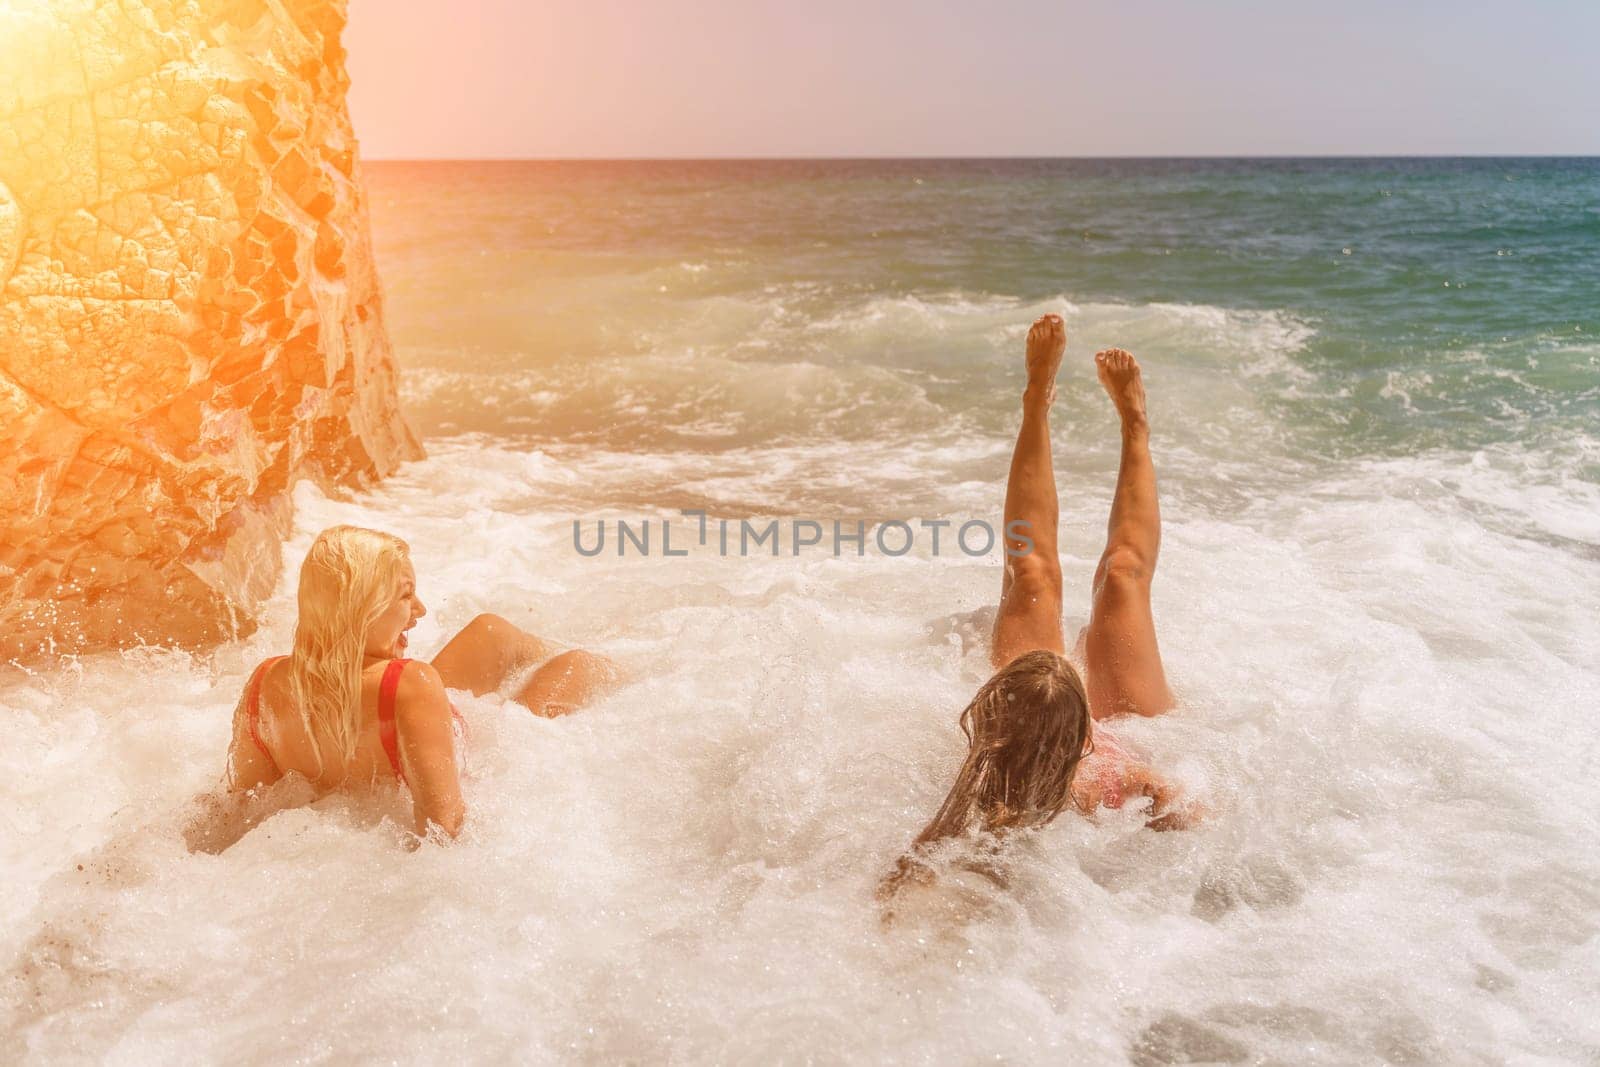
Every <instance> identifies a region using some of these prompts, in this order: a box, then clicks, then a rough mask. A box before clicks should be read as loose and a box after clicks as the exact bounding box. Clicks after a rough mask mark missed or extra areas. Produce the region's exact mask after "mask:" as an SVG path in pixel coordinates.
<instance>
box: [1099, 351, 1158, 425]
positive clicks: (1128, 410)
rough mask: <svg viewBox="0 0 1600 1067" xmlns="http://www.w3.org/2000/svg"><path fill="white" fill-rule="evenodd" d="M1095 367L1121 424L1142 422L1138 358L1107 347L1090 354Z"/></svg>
mask: <svg viewBox="0 0 1600 1067" xmlns="http://www.w3.org/2000/svg"><path fill="white" fill-rule="evenodd" d="M1094 366H1095V371H1096V372H1097V373H1098V374H1099V375H1100V384H1101V385H1103V386H1105V387H1106V395H1107V396H1109V397H1111V402H1112V403H1113V404H1115V405H1116V406H1117V414H1118V415H1121V416H1122V424H1123V425H1124V426H1146V425H1148V419H1147V418H1146V416H1145V410H1144V377H1143V376H1142V375H1141V374H1140V373H1139V361H1138V360H1136V359H1134V358H1133V353H1132V352H1124V351H1123V350H1122V349H1120V348H1108V349H1106V350H1105V351H1103V352H1096V353H1095V354H1094Z"/></svg>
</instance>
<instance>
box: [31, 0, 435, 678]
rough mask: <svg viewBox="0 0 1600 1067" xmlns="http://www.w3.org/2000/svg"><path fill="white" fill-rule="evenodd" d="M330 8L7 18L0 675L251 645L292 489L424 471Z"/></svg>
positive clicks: (70, 3) (276, 6)
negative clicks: (248, 634) (101, 659)
mask: <svg viewBox="0 0 1600 1067" xmlns="http://www.w3.org/2000/svg"><path fill="white" fill-rule="evenodd" d="M344 24H345V5H344V3H343V0H320V2H319V0H7V2H5V3H0V659H8V658H24V659H32V658H36V657H38V656H39V655H41V654H43V655H49V654H51V653H59V652H66V651H73V650H80V649H94V648H105V647H115V646H126V645H130V644H137V643H141V642H150V643H161V644H173V643H176V644H183V645H199V644H203V643H205V642H207V641H211V640H216V639H218V638H221V637H223V636H226V635H229V634H232V633H236V632H240V631H242V630H247V629H248V628H249V627H250V625H251V624H250V619H251V615H252V613H253V611H254V609H255V608H256V606H257V605H258V604H259V602H260V600H261V599H262V598H263V597H264V596H265V595H266V594H268V593H269V592H270V591H271V589H272V587H273V585H274V583H275V582H276V580H277V578H278V576H279V574H280V572H281V569H282V559H281V552H280V547H279V544H280V539H281V537H282V535H283V533H284V532H285V530H286V525H287V522H288V519H289V506H290V505H289V500H290V497H289V489H290V486H291V485H292V483H293V482H294V481H295V479H296V478H298V477H300V476H302V475H307V474H309V475H312V476H314V477H316V478H318V479H319V480H322V481H324V482H341V483H345V484H362V483H364V482H366V481H367V480H369V479H372V478H375V477H379V476H382V475H383V474H386V473H388V472H389V471H390V470H392V469H393V468H394V467H395V466H396V465H397V464H398V463H399V462H400V461H402V460H404V459H407V458H411V457H414V456H416V455H419V454H420V449H419V447H418V445H417V442H416V439H415V438H414V436H413V435H412V433H411V431H410V429H409V428H408V427H407V425H406V424H405V422H404V420H403V418H402V417H401V415H400V413H399V411H398V408H397V406H396V398H395V367H394V362H393V359H392V357H391V353H390V349H389V341H388V337H387V334H386V333H385V332H384V327H383V319H382V315H381V303H382V299H381V294H380V291H379V288H378V282H377V276H376V274H375V273H374V270H373V264H372V255H371V249H370V242H369V236H368V229H367V219H366V209H365V204H364V200H363V193H362V185H361V175H360V171H359V168H358V166H357V161H356V141H355V137H354V135H353V134H352V131H351V128H350V120H349V115H348V112H347V110H346V107H345V91H346V89H347V87H348V84H349V82H348V79H347V77H346V75H345V72H344V52H343V49H342V47H341V45H340V43H339V38H340V34H341V31H342V30H343V28H344Z"/></svg>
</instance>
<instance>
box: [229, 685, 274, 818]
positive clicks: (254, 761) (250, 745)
mask: <svg viewBox="0 0 1600 1067" xmlns="http://www.w3.org/2000/svg"><path fill="white" fill-rule="evenodd" d="M259 672H260V668H257V673H259ZM255 680H256V678H255V675H254V674H252V675H251V676H250V680H249V681H247V682H246V683H245V687H244V694H243V695H242V696H240V697H239V703H237V704H235V705H234V708H233V739H232V740H231V741H230V742H229V743H228V792H230V793H242V792H244V791H245V790H247V789H254V788H256V787H257V786H262V785H271V784H272V783H273V782H276V781H277V780H278V779H279V778H282V777H283V773H282V772H281V771H279V770H278V766H277V764H275V763H273V762H272V759H271V757H269V756H268V755H267V754H266V753H265V752H263V751H261V746H259V745H257V744H256V742H255V738H253V737H252V736H251V735H250V719H249V708H250V687H251V686H252V685H253V684H254V683H255Z"/></svg>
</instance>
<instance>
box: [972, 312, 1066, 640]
mask: <svg viewBox="0 0 1600 1067" xmlns="http://www.w3.org/2000/svg"><path fill="white" fill-rule="evenodd" d="M1066 347H1067V330H1066V326H1065V325H1064V324H1063V323H1062V321H1061V317H1060V316H1059V315H1044V316H1041V317H1040V318H1039V319H1038V321H1036V322H1035V323H1034V324H1033V327H1032V329H1030V330H1029V331H1028V344H1027V366H1028V385H1027V388H1026V389H1024V390H1023V393H1022V426H1021V428H1020V429H1018V431H1017V444H1016V447H1015V448H1014V449H1013V450H1012V453H1011V473H1010V475H1009V476H1008V478H1007V480H1006V502H1005V531H1004V535H1003V536H1004V544H1005V546H1006V560H1005V573H1004V575H1003V576H1002V577H1001V580H1000V611H999V614H998V615H996V616H995V623H994V636H993V640H992V641H991V643H990V647H989V659H990V662H991V663H992V664H993V665H994V667H995V669H996V670H998V669H1000V668H1001V667H1004V666H1005V665H1006V664H1008V663H1010V662H1011V661H1012V660H1014V659H1016V658H1017V657H1018V656H1020V655H1022V654H1024V653H1026V652H1032V651H1034V650H1035V649H1040V648H1042V649H1048V650H1049V651H1051V652H1056V653H1061V652H1064V651H1065V648H1064V646H1063V643H1062V636H1061V560H1060V558H1059V557H1058V556H1057V554H1056V527H1057V523H1058V521H1059V518H1060V514H1059V513H1060V502H1059V501H1058V500H1057V498H1056V473H1055V465H1054V462H1053V460H1052V459H1051V455H1050V405H1051V404H1053V403H1054V402H1055V398H1056V371H1057V369H1059V368H1060V366H1061V355H1062V353H1063V352H1065V351H1066ZM1016 534H1021V535H1022V536H1020V537H1019V536H1016Z"/></svg>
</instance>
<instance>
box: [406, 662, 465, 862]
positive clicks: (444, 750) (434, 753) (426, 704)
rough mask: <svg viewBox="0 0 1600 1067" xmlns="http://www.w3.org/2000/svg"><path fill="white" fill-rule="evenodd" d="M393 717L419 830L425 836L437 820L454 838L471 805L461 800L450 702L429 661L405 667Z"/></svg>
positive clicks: (437, 673)
mask: <svg viewBox="0 0 1600 1067" xmlns="http://www.w3.org/2000/svg"><path fill="white" fill-rule="evenodd" d="M394 717H395V728H396V731H397V733H398V734H399V741H400V765H401V766H402V767H403V768H405V772H406V782H407V784H408V785H409V786H410V787H411V802H412V809H413V811H414V812H415V815H416V830H417V833H418V835H425V834H426V833H427V832H428V827H429V826H430V825H433V826H437V827H439V828H440V829H441V830H443V831H444V832H445V833H447V834H449V835H450V836H451V837H455V836H456V834H458V833H460V832H461V824H462V822H463V821H464V820H465V819H466V815H467V807H466V804H464V803H463V802H462V800H461V778H460V776H459V775H458V774H457V772H456V754H455V733H454V731H453V730H452V729H451V724H450V701H449V698H447V697H446V696H445V692H444V682H442V681H441V680H440V678H439V672H438V671H437V670H436V669H434V667H433V666H432V665H431V664H428V663H416V662H413V663H410V664H408V665H407V666H406V669H405V671H404V672H403V673H402V674H401V675H400V688H399V691H398V692H397V693H396V694H395V713H394Z"/></svg>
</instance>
